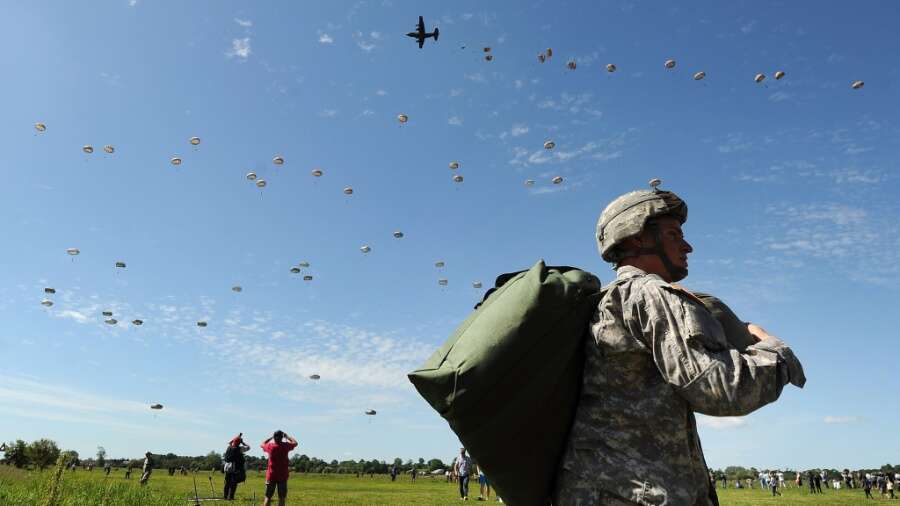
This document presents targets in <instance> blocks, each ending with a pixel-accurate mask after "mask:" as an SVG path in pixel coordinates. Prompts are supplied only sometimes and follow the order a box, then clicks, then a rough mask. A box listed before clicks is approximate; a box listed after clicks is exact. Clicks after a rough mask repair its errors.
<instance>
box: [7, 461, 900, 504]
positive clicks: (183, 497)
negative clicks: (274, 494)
mask: <svg viewBox="0 0 900 506" xmlns="http://www.w3.org/2000/svg"><path fill="white" fill-rule="evenodd" d="M52 475H53V471H52V470H46V471H44V472H43V473H39V472H29V471H22V470H19V469H14V468H10V467H7V466H0V505H3V506H35V505H44V504H46V503H45V501H46V495H47V490H48V486H47V485H48V481H49V479H50V478H51V477H52ZM123 476H124V470H122V469H116V470H114V471H113V472H112V473H111V474H110V476H109V478H106V477H105V476H104V474H103V472H102V471H98V470H94V471H93V472H87V471H83V470H78V471H76V472H74V473H72V472H70V471H66V472H65V473H64V474H63V477H62V481H61V483H60V488H59V501H58V502H56V503H55V505H56V506H76V505H78V506H92V505H104V506H132V505H133V506H138V505H140V506H175V505H181V506H184V505H185V504H189V500H188V499H189V498H192V497H193V496H194V479H193V478H194V477H193V476H168V474H167V473H166V472H164V471H163V472H159V470H157V471H156V472H155V473H154V474H153V476H152V478H151V479H150V483H149V485H148V486H147V487H145V488H143V489H142V488H141V487H140V486H139V485H138V482H137V476H139V475H138V474H137V473H136V472H135V473H132V479H131V480H125V479H124V478H123ZM195 476H196V481H197V489H198V491H199V494H200V497H202V498H209V497H213V492H215V495H216V496H218V495H219V494H221V487H222V484H223V481H222V475H221V474H218V473H216V474H212V475H210V473H209V472H200V473H197V474H196V475H195ZM210 476H212V478H213V479H212V483H213V487H214V489H212V490H211V489H210V480H209V477H210ZM264 488H265V486H264V480H263V476H262V475H257V473H256V472H250V473H248V476H247V482H246V483H243V484H241V485H240V487H238V493H237V498H238V500H239V501H236V502H235V503H233V504H261V503H262V493H263V490H264ZM254 492H256V499H257V500H256V501H255V502H254V501H253V497H254ZM875 496H876V497H878V502H880V501H881V499H880V497H879V496H878V494H877V493H875ZM477 497H478V486H477V482H475V483H473V486H470V500H475V498H477ZM864 497H865V496H864V495H863V492H862V490H859V489H857V490H841V491H828V492H826V493H825V494H824V495H822V496H811V495H808V494H807V492H806V491H805V490H804V491H800V490H797V489H787V490H785V491H784V496H782V497H774V498H773V497H772V496H771V495H770V494H769V493H768V492H767V491H761V490H759V489H753V490H721V489H720V490H719V498H720V501H721V503H722V505H723V506H725V505H734V506H743V505H761V504H769V505H774V504H781V505H794V504H798V505H804V504H810V505H811V504H819V505H829V506H830V505H838V506H840V505H846V506H850V505H857V504H866V500H865V498H864ZM191 502H192V501H191ZM458 502H459V497H458V496H457V493H456V485H455V484H448V483H446V482H444V481H443V479H432V478H427V477H426V478H420V479H419V480H418V481H417V482H416V483H411V482H410V480H409V477H401V478H398V481H397V482H396V483H391V481H390V478H388V477H387V476H383V475H381V476H379V475H376V476H375V477H374V478H369V477H367V476H366V477H361V478H356V477H355V476H353V475H302V474H294V475H292V477H291V481H290V490H289V493H288V504H303V505H308V504H314V505H317V504H323V505H329V504H333V505H337V504H349V505H356V504H358V505H395V504H404V505H407V504H412V505H443V504H456V503H458ZM216 503H217V502H204V504H216ZM495 504H496V503H495ZM898 504H900V501H898Z"/></svg>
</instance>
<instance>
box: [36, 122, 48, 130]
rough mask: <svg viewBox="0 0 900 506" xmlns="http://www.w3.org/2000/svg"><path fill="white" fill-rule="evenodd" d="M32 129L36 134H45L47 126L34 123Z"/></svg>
mask: <svg viewBox="0 0 900 506" xmlns="http://www.w3.org/2000/svg"><path fill="white" fill-rule="evenodd" d="M34 129H35V130H37V131H38V132H45V131H47V125H45V124H43V123H35V124H34Z"/></svg>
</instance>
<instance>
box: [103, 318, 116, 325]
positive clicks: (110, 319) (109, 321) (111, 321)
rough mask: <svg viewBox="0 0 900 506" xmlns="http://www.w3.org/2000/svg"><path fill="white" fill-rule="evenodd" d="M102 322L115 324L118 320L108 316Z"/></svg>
mask: <svg viewBox="0 0 900 506" xmlns="http://www.w3.org/2000/svg"><path fill="white" fill-rule="evenodd" d="M104 323H106V324H107V325H115V324H117V323H119V320H116V319H115V318H109V319H107V320H104Z"/></svg>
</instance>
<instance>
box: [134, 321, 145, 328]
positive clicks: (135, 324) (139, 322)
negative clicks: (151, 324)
mask: <svg viewBox="0 0 900 506" xmlns="http://www.w3.org/2000/svg"><path fill="white" fill-rule="evenodd" d="M131 324H132V325H134V326H136V327H140V326H141V325H143V324H144V320H131Z"/></svg>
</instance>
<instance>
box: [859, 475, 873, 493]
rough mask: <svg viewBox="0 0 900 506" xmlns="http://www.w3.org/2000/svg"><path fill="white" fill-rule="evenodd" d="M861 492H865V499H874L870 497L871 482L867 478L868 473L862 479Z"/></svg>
mask: <svg viewBox="0 0 900 506" xmlns="http://www.w3.org/2000/svg"><path fill="white" fill-rule="evenodd" d="M862 484H863V490H865V492H866V499H875V498H874V497H872V480H871V479H870V478H869V473H866V475H865V476H864V477H863V478H862Z"/></svg>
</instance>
